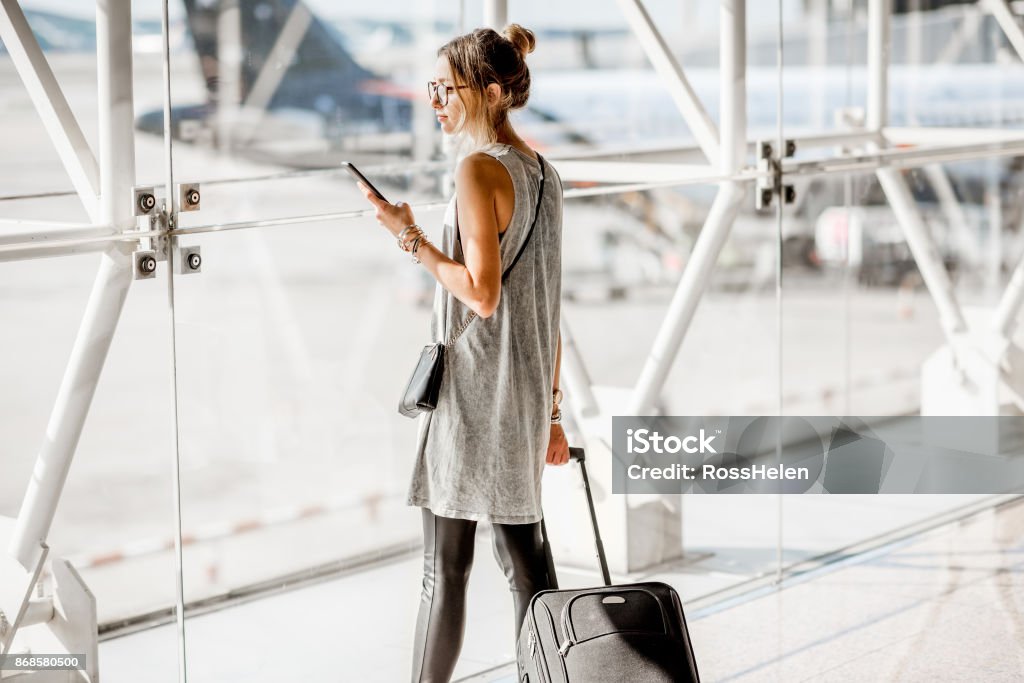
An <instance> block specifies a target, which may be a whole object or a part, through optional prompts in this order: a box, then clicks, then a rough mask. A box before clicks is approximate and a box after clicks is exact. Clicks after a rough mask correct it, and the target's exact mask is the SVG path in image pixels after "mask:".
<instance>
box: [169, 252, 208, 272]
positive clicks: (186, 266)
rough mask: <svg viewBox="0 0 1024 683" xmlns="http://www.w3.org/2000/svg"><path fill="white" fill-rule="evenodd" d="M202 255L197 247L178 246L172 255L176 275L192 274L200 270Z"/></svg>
mask: <svg viewBox="0 0 1024 683" xmlns="http://www.w3.org/2000/svg"><path fill="white" fill-rule="evenodd" d="M202 267H203V257H202V254H201V253H200V251H199V247H197V246H193V247H185V246H182V247H178V250H177V252H176V253H175V257H174V272H175V273H177V274H178V275H192V274H193V273H198V272H201V270H202Z"/></svg>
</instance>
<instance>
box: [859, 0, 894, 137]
mask: <svg viewBox="0 0 1024 683" xmlns="http://www.w3.org/2000/svg"><path fill="white" fill-rule="evenodd" d="M891 15H892V0H868V102H867V112H866V115H865V121H864V124H865V127H866V128H867V129H868V131H869V132H872V133H878V132H880V131H881V130H882V127H883V126H885V124H886V122H887V120H888V118H889V114H888V112H889V43H890V40H889V26H890V24H889V18H890V16H891Z"/></svg>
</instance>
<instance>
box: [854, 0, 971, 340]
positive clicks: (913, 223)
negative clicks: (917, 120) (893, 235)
mask: <svg viewBox="0 0 1024 683" xmlns="http://www.w3.org/2000/svg"><path fill="white" fill-rule="evenodd" d="M891 17H892V0H869V2H868V103H867V116H866V119H867V128H868V130H869V131H881V130H882V129H883V128H884V127H885V125H886V123H887V119H888V99H889V60H888V52H889V47H890V46H889V42H890V41H889V35H890V20H891ZM877 147H878V146H877V145H876V144H875V143H868V148H869V149H870V150H876V149H877ZM875 175H876V176H877V177H878V182H879V183H880V184H881V186H882V189H883V191H884V192H885V195H886V198H887V199H888V200H889V204H890V206H892V210H893V212H894V213H895V214H896V220H897V221H898V222H899V224H900V227H901V228H902V229H903V234H904V237H905V238H906V240H907V245H908V246H909V247H910V251H911V253H912V254H913V256H914V261H915V262H916V263H917V267H918V269H919V270H920V271H921V277H922V278H923V279H924V282H925V285H926V286H927V287H928V292H929V293H930V294H931V296H932V300H933V301H934V302H935V306H936V308H937V309H938V310H939V318H940V324H941V325H942V329H943V332H944V333H945V335H946V338H947V339H948V340H949V342H950V345H951V348H952V346H953V342H954V340H955V339H956V337H957V336H958V335H960V334H962V333H964V332H966V331H967V324H966V322H965V321H964V318H963V314H962V313H961V311H960V307H959V305H958V304H957V301H956V296H955V294H954V292H953V283H952V281H951V280H950V279H949V274H948V273H947V272H946V268H945V266H944V264H943V262H942V258H941V257H940V256H939V253H938V250H937V249H936V248H935V243H934V242H933V240H932V238H931V235H930V234H929V233H928V226H927V225H926V224H925V222H924V220H923V219H922V218H921V214H920V212H919V211H918V210H917V205H916V203H915V202H914V197H913V195H912V194H911V192H910V189H909V188H908V187H907V183H906V181H904V179H903V177H902V176H901V175H900V173H899V171H898V170H896V169H894V168H879V169H877V170H876V171H875Z"/></svg>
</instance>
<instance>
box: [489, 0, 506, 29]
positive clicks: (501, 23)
mask: <svg viewBox="0 0 1024 683" xmlns="http://www.w3.org/2000/svg"><path fill="white" fill-rule="evenodd" d="M507 24H508V0H484V26H488V27H490V28H493V29H494V30H495V31H500V30H501V29H503V28H505V26H506V25H507Z"/></svg>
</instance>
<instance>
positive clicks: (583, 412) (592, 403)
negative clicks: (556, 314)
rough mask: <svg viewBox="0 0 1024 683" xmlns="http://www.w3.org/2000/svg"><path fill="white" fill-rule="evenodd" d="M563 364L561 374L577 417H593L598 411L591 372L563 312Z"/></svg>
mask: <svg viewBox="0 0 1024 683" xmlns="http://www.w3.org/2000/svg"><path fill="white" fill-rule="evenodd" d="M560 327H561V330H560V331H561V334H562V364H561V374H562V378H563V380H564V381H565V384H566V389H567V391H566V394H568V395H569V396H571V397H572V405H573V407H574V408H575V413H576V416H577V417H580V418H584V417H592V416H594V415H596V414H597V413H598V407H597V399H596V398H595V397H594V383H593V382H592V381H591V380H590V373H588V372H587V366H586V364H584V362H583V358H582V357H581V356H580V350H579V348H578V347H577V346H576V338H575V337H574V336H573V334H572V330H571V329H570V328H569V323H568V322H567V321H566V319H565V314H564V313H563V314H562V320H561V326H560Z"/></svg>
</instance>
